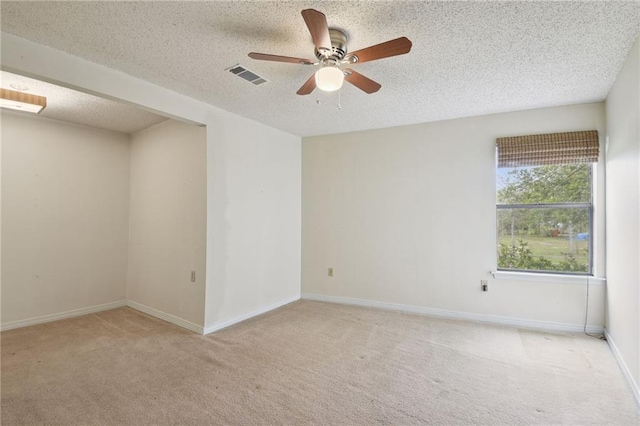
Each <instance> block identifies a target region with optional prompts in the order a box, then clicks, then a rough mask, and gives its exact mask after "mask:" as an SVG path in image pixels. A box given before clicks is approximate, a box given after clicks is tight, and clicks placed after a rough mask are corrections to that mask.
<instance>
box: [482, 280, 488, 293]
mask: <svg viewBox="0 0 640 426" xmlns="http://www.w3.org/2000/svg"><path fill="white" fill-rule="evenodd" d="M480 288H481V289H482V291H489V281H487V280H480Z"/></svg>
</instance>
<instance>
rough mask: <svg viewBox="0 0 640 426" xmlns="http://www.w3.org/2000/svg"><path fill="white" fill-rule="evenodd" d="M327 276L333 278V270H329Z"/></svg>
mask: <svg viewBox="0 0 640 426" xmlns="http://www.w3.org/2000/svg"><path fill="white" fill-rule="evenodd" d="M327 275H329V276H330V277H332V276H333V268H329V270H328V271H327Z"/></svg>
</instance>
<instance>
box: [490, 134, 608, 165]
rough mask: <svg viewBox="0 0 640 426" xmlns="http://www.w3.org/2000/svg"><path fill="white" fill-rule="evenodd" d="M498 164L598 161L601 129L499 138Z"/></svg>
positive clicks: (497, 143)
mask: <svg viewBox="0 0 640 426" xmlns="http://www.w3.org/2000/svg"><path fill="white" fill-rule="evenodd" d="M496 146H497V149H498V167H525V166H544V165H547V164H575V163H595V162H597V161H598V154H599V152H600V144H599V142H598V131H597V130H589V131H583V132H567V133H548V134H544V135H528V136H514V137H508V138H498V139H496Z"/></svg>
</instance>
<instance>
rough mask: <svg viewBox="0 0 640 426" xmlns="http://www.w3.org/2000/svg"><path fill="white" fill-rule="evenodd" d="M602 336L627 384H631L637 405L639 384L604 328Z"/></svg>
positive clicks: (639, 395)
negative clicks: (605, 339)
mask: <svg viewBox="0 0 640 426" xmlns="http://www.w3.org/2000/svg"><path fill="white" fill-rule="evenodd" d="M604 336H605V337H606V338H607V343H608V344H609V347H610V348H611V352H613V356H615V357H616V361H618V365H619V366H620V369H621V370H622V374H624V377H625V378H626V379H627V382H629V385H630V386H631V390H632V391H633V396H635V398H636V402H637V403H638V405H640V386H638V383H636V381H635V380H634V379H633V376H632V375H631V371H630V370H629V367H627V364H626V363H625V362H624V359H623V358H622V355H621V354H620V351H618V347H617V346H616V344H615V342H614V341H613V339H612V338H611V336H610V335H609V333H608V332H607V330H606V329H605V330H604Z"/></svg>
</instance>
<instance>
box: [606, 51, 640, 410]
mask: <svg viewBox="0 0 640 426" xmlns="http://www.w3.org/2000/svg"><path fill="white" fill-rule="evenodd" d="M606 114H607V271H608V272H607V283H608V285H607V287H608V288H607V331H608V333H609V336H610V337H611V340H613V342H615V346H616V347H617V349H618V351H619V355H620V357H621V358H622V361H623V363H624V365H626V368H627V371H628V373H629V374H630V375H631V377H632V379H633V381H635V389H634V390H635V392H636V397H637V398H638V400H639V401H640V388H639V387H638V385H639V384H640V39H639V40H636V43H635V45H634V46H633V49H632V50H631V53H630V54H629V57H628V58H627V60H626V63H625V65H624V68H623V69H622V71H620V74H619V75H618V78H617V79H616V82H615V84H614V86H613V88H612V89H611V92H610V93H609V96H608V98H607V101H606Z"/></svg>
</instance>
